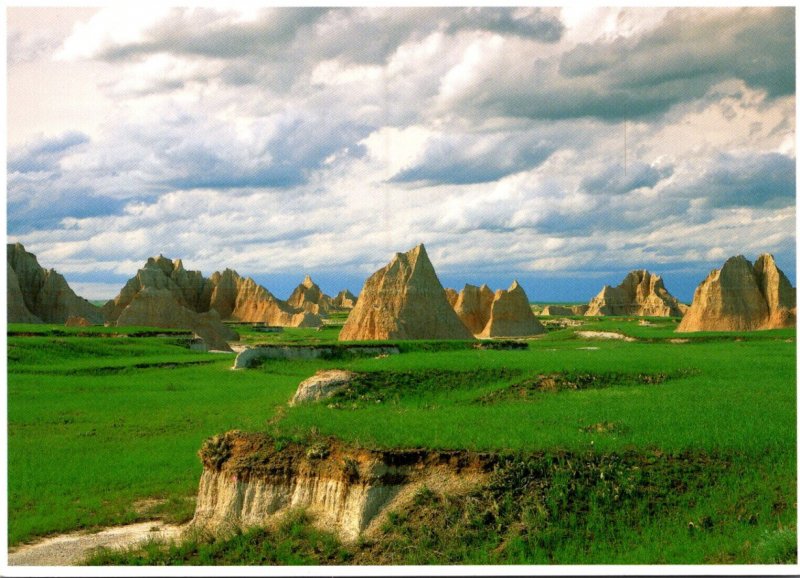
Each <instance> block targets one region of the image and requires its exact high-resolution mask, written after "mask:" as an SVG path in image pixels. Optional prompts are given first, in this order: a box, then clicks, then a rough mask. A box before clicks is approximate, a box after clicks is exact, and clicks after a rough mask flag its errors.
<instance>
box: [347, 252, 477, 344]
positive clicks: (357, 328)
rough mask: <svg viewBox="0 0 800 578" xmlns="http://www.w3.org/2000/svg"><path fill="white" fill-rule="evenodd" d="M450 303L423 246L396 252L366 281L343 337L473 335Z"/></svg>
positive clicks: (427, 337)
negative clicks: (404, 251) (405, 251)
mask: <svg viewBox="0 0 800 578" xmlns="http://www.w3.org/2000/svg"><path fill="white" fill-rule="evenodd" d="M472 338H473V337H472V334H471V333H470V332H469V330H468V329H467V328H466V327H465V326H464V324H463V323H462V322H461V320H459V318H458V316H457V315H456V313H455V311H453V308H452V307H450V304H449V303H448V302H447V296H446V295H445V292H444V289H443V288H442V285H441V283H440V282H439V278H438V277H437V276H436V271H434V269H433V265H432V264H431V262H430V259H428V253H427V252H426V251H425V246H424V245H419V246H417V247H415V248H414V249H411V250H410V251H408V252H407V253H396V254H395V256H394V258H392V260H391V261H390V262H389V264H388V265H386V266H385V267H383V268H382V269H379V270H378V271H376V272H375V273H373V274H372V275H371V276H370V277H369V279H367V280H366V282H365V283H364V287H363V289H361V293H360V294H359V297H358V302H357V303H356V306H355V307H354V308H353V310H352V311H351V312H350V315H349V317H348V318H347V322H346V323H345V324H344V327H342V331H341V332H340V333H339V340H341V341H356V340H367V339H472Z"/></svg>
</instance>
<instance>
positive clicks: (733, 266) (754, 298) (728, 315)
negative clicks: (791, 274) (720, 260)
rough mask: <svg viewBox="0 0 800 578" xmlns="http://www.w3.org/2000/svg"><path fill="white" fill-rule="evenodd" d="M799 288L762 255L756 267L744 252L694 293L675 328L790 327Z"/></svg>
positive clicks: (710, 275) (692, 329)
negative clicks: (743, 254) (688, 306)
mask: <svg viewBox="0 0 800 578" xmlns="http://www.w3.org/2000/svg"><path fill="white" fill-rule="evenodd" d="M796 313H797V306H796V291H795V289H794V288H793V287H792V286H791V283H789V280H788V279H787V278H786V276H785V275H784V274H783V272H782V271H781V270H780V269H778V267H777V265H775V260H774V259H773V257H772V255H769V254H764V255H761V256H760V257H759V258H758V260H757V261H756V266H755V267H754V266H753V265H752V264H751V263H750V261H748V260H747V259H745V258H744V257H743V256H742V255H738V256H736V257H731V258H730V259H728V260H727V261H726V262H725V264H724V265H723V266H722V268H721V269H714V270H713V271H711V273H709V275H708V277H706V278H705V280H703V282H702V283H700V285H698V286H697V289H696V290H695V292H694V299H693V300H692V305H691V307H690V308H689V310H688V311H687V312H686V315H684V317H683V320H682V321H681V324H680V325H679V326H678V328H677V329H676V331H680V332H692V331H752V330H758V329H776V328H779V327H791V326H794V324H795V322H796Z"/></svg>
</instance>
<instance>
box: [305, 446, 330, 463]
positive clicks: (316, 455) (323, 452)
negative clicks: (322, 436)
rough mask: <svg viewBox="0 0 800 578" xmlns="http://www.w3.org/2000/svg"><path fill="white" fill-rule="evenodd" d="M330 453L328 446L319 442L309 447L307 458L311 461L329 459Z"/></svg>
mask: <svg viewBox="0 0 800 578" xmlns="http://www.w3.org/2000/svg"><path fill="white" fill-rule="evenodd" d="M330 453H331V452H330V450H329V449H328V446H327V445H326V444H324V443H322V442H317V443H314V444H312V445H311V446H309V448H308V449H307V450H306V457H307V458H308V459H310V460H321V459H324V458H327V457H328V454H330Z"/></svg>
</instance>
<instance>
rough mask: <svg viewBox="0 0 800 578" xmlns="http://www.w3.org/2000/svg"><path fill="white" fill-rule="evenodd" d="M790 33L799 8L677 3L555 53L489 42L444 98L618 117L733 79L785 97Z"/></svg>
mask: <svg viewBox="0 0 800 578" xmlns="http://www.w3.org/2000/svg"><path fill="white" fill-rule="evenodd" d="M711 39H713V40H711ZM793 39H794V12H793V9H791V8H775V9H771V10H763V9H756V10H748V9H737V10H715V11H699V10H674V11H673V12H671V13H670V14H669V15H668V17H667V18H666V19H665V20H664V23H663V25H662V26H660V27H658V28H656V29H653V30H651V31H649V32H646V33H644V34H643V35H641V36H630V37H619V38H616V39H615V40H613V41H610V42H609V41H607V40H606V39H600V40H597V41H595V42H593V43H591V44H580V45H578V46H576V47H574V48H573V49H571V50H569V51H567V52H565V53H563V54H561V55H558V56H552V57H549V58H537V57H536V56H537V55H536V49H535V48H534V47H531V46H524V45H520V44H518V43H514V42H511V41H506V42H503V43H501V44H498V45H496V46H495V47H493V49H491V48H492V47H488V48H490V49H489V50H488V51H487V52H486V53H485V54H484V55H483V58H482V59H481V61H480V62H479V63H478V64H477V65H476V66H474V67H473V70H472V78H471V80H470V82H469V83H467V84H466V85H465V86H463V87H461V90H460V92H459V93H458V94H455V95H452V96H450V98H448V99H447V101H446V103H445V104H447V105H448V106H458V107H460V108H461V109H463V110H464V112H465V113H469V112H474V111H476V110H480V111H482V112H483V113H484V114H485V111H486V110H487V109H488V110H491V111H493V112H494V113H495V114H500V115H509V116H515V117H525V118H545V119H559V118H570V117H576V116H593V117H597V118H601V119H605V120H609V121H615V120H621V119H623V118H636V117H643V116H651V115H656V114H662V113H664V112H665V111H667V110H668V109H669V108H670V107H671V106H673V105H675V104H677V103H680V102H684V101H688V100H693V99H696V98H699V97H701V96H703V95H704V94H705V93H706V92H707V91H708V89H709V88H710V87H711V86H713V85H714V84H716V83H718V82H720V81H722V80H725V79H730V78H738V79H742V80H744V81H745V82H746V83H748V85H749V86H751V87H757V88H763V89H765V90H766V91H767V93H768V94H769V95H770V96H773V97H775V96H782V95H786V94H790V93H792V92H793V91H794V82H795V81H794V40H793ZM476 105H477V106H476Z"/></svg>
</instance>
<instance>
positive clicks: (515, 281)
mask: <svg viewBox="0 0 800 578" xmlns="http://www.w3.org/2000/svg"><path fill="white" fill-rule="evenodd" d="M514 289H519V282H518V281H517V280H516V279H514V282H513V283H511V285H509V286H508V290H509V291H513V290H514Z"/></svg>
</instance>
